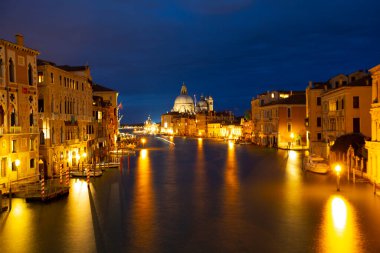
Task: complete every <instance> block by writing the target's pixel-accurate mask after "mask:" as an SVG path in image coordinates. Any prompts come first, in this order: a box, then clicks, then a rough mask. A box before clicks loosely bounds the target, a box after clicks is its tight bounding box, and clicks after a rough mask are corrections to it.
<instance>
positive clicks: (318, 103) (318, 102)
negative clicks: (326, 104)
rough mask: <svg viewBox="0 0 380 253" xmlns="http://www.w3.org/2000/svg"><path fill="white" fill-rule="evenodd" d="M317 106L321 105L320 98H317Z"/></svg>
mask: <svg viewBox="0 0 380 253" xmlns="http://www.w3.org/2000/svg"><path fill="white" fill-rule="evenodd" d="M317 105H321V97H317Z"/></svg>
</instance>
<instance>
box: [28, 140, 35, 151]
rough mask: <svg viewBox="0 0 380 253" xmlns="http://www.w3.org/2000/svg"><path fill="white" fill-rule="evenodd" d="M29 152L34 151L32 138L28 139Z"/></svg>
mask: <svg viewBox="0 0 380 253" xmlns="http://www.w3.org/2000/svg"><path fill="white" fill-rule="evenodd" d="M29 150H30V151H33V150H34V140H33V139H32V138H30V139H29Z"/></svg>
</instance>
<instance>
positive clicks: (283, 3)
mask: <svg viewBox="0 0 380 253" xmlns="http://www.w3.org/2000/svg"><path fill="white" fill-rule="evenodd" d="M63 3H64V4H63ZM379 31H380V1H378V0H363V1H357V0H356V1H354V0H338V1H334V0H319V1H309V0H257V1H255V0H188V1H185V0H159V1H158V0H156V1H146V0H107V1H105V0H104V1H99V0H65V1H58V0H56V1H54V0H41V1H39V0H36V1H30V0H1V1H0V38H3V39H7V40H11V41H14V34H16V33H21V34H23V35H24V36H25V43H26V45H27V46H28V47H31V48H33V49H37V50H39V51H40V52H41V54H40V58H41V59H45V60H49V61H53V62H55V63H57V64H59V65H63V64H69V65H84V64H88V65H89V66H90V67H91V73H92V76H93V79H94V81H95V82H96V83H99V84H102V85H104V86H107V87H110V88H112V89H115V90H117V91H119V93H120V96H119V100H120V101H122V103H123V107H124V108H123V110H122V113H123V114H124V118H123V122H128V123H134V122H142V121H143V120H145V119H146V118H147V116H148V115H151V116H152V118H153V119H154V120H155V121H160V115H161V114H162V113H164V112H166V111H170V109H171V108H172V107H173V103H174V99H175V97H176V96H177V95H178V94H179V92H180V88H181V84H182V82H185V83H186V85H187V88H188V91H189V93H190V95H193V94H197V95H198V96H199V95H201V94H204V95H211V96H212V97H213V98H214V101H215V109H216V110H232V111H233V112H234V113H235V114H237V115H242V114H243V112H244V111H245V110H247V109H249V107H250V100H251V98H252V97H254V96H256V95H257V94H258V93H261V92H263V91H266V90H272V89H290V90H296V89H297V90H301V89H305V87H306V86H307V83H308V81H309V80H312V81H325V80H327V79H329V78H330V77H332V76H333V75H336V74H339V73H343V74H348V73H350V72H353V71H356V70H358V69H369V68H371V67H373V66H375V65H377V64H380V32H379Z"/></svg>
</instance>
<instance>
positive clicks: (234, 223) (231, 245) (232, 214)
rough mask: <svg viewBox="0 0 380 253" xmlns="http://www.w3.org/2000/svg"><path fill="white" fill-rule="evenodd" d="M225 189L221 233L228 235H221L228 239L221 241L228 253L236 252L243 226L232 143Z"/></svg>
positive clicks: (226, 170)
mask: <svg viewBox="0 0 380 253" xmlns="http://www.w3.org/2000/svg"><path fill="white" fill-rule="evenodd" d="M224 177H225V189H224V200H223V207H224V209H223V218H222V219H223V220H222V224H223V227H222V228H221V229H220V230H221V231H228V232H229V233H227V234H225V233H224V234H223V235H221V237H222V238H223V236H227V237H228V238H225V239H223V241H225V243H223V248H225V250H227V251H228V252H232V251H234V249H235V250H236V248H237V247H238V246H240V245H236V242H238V241H239V236H240V234H239V233H240V228H241V227H243V226H244V223H243V220H242V219H240V217H241V211H242V209H241V205H240V204H241V202H240V201H239V200H240V199H239V179H238V164H237V161H236V149H235V144H234V143H233V142H229V143H228V148H227V159H226V162H225V173H224Z"/></svg>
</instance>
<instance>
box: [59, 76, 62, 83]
mask: <svg viewBox="0 0 380 253" xmlns="http://www.w3.org/2000/svg"><path fill="white" fill-rule="evenodd" d="M59 85H62V76H59Z"/></svg>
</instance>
